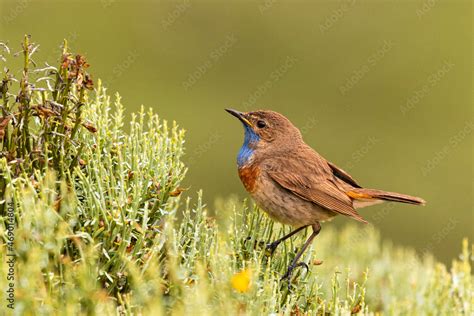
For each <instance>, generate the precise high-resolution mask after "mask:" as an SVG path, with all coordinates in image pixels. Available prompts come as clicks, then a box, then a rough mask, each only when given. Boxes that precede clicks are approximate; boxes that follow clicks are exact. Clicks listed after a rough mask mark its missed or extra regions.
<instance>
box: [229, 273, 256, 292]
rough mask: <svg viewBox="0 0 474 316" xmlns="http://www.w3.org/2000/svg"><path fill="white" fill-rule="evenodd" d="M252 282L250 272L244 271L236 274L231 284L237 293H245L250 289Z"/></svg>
mask: <svg viewBox="0 0 474 316" xmlns="http://www.w3.org/2000/svg"><path fill="white" fill-rule="evenodd" d="M250 281H251V280H250V270H249V269H244V270H242V271H240V272H238V273H236V274H234V275H233V276H232V279H231V280H230V283H231V284H232V287H233V288H234V289H235V290H236V291H237V292H240V293H245V292H248V290H249V289H250Z"/></svg>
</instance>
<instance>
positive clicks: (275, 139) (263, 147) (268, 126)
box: [226, 109, 301, 164]
mask: <svg viewBox="0 0 474 316" xmlns="http://www.w3.org/2000/svg"><path fill="white" fill-rule="evenodd" d="M226 111H227V112H229V113H230V114H232V115H233V116H235V117H237V118H238V119H239V120H240V121H241V122H242V124H243V125H244V129H245V139H244V145H243V146H242V149H241V152H240V153H239V158H238V160H239V164H240V163H241V162H244V158H247V159H248V158H249V157H241V156H242V151H243V150H244V151H245V150H246V149H247V151H251V154H253V151H255V150H258V151H259V152H260V153H262V154H265V153H266V152H272V153H274V151H275V150H285V149H286V148H287V147H288V146H291V145H293V144H295V142H299V141H301V133H300V131H299V130H298V129H297V128H296V127H295V126H294V125H293V124H292V123H291V122H290V121H289V120H288V119H287V118H286V117H284V116H283V115H281V114H280V113H277V112H273V111H267V110H260V111H254V112H239V111H236V110H233V109H226Z"/></svg>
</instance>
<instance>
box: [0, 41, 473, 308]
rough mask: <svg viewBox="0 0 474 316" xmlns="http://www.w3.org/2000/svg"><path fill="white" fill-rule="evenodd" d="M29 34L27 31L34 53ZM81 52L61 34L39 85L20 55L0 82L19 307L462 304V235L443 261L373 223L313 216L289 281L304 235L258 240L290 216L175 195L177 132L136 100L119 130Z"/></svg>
mask: <svg viewBox="0 0 474 316" xmlns="http://www.w3.org/2000/svg"><path fill="white" fill-rule="evenodd" d="M34 47H35V46H34V45H32V44H30V43H29V39H26V40H25V43H24V45H23V48H24V49H23V51H27V53H25V56H26V57H25V58H26V59H30V61H31V52H33V51H34ZM65 56H66V57H65ZM65 60H66V61H67V63H66V64H67V65H66V66H64V65H65ZM72 60H74V61H75V63H76V64H75V66H74V65H73V64H74V63H73V62H72ZM30 61H28V60H27V62H26V64H27V65H29V62H30ZM69 61H70V62H69ZM78 61H79V62H78ZM78 63H79V64H81V67H80V69H78V68H77V67H78V66H77V64H78ZM86 65H87V63H86V62H85V60H84V58H83V57H81V56H79V57H77V56H76V57H73V55H71V54H70V53H69V52H68V51H67V48H64V51H63V55H62V57H61V63H60V66H59V67H58V68H54V67H50V66H48V67H47V69H43V71H46V74H45V75H46V77H47V78H50V79H47V78H45V77H42V78H40V79H41V80H40V82H39V83H44V82H49V84H46V85H45V87H44V88H43V89H44V90H43V89H39V88H38V87H36V86H33V85H32V84H31V83H30V81H31V80H32V78H33V75H30V74H29V73H30V71H31V69H27V70H26V71H24V73H23V76H22V78H21V79H20V80H19V82H20V88H19V91H20V92H19V93H18V95H15V94H13V93H11V92H10V91H12V87H14V82H13V79H12V78H11V77H10V76H9V75H8V74H6V76H5V80H4V81H3V85H2V91H3V92H2V100H3V105H2V108H1V110H2V118H1V120H0V130H2V131H3V135H2V143H1V158H0V170H1V172H2V173H1V177H0V181H1V182H0V184H2V187H1V189H2V190H1V191H0V193H1V197H0V199H2V204H1V205H2V209H1V211H2V215H3V216H2V217H1V220H0V235H2V236H3V239H2V241H1V243H0V247H1V249H2V250H1V251H0V261H1V264H0V288H2V289H7V288H8V283H9V281H8V276H9V266H8V265H7V264H6V262H7V261H8V260H9V258H10V257H9V256H8V255H9V254H11V251H10V250H11V249H9V248H8V247H9V246H10V244H9V241H10V240H9V236H10V235H11V234H9V230H10V231H11V229H12V226H11V225H10V224H11V222H10V220H11V217H9V215H11V211H12V210H13V211H14V220H15V229H14V234H13V235H14V238H15V240H14V249H13V250H14V251H13V252H14V254H15V259H16V263H15V267H16V272H15V277H16V279H15V313H16V314H26V315H30V314H31V315H33V314H34V315H56V314H57V315H76V314H77V315H82V314H87V315H95V314H97V315H105V314H127V315H160V314H173V315H207V314H224V313H227V314H229V315H242V314H249V315H262V314H263V315H265V314H282V315H302V314H309V315H326V314H334V315H349V314H351V313H360V314H373V313H376V312H384V313H387V314H392V315H419V314H420V315H433V314H437V315H438V314H441V315H457V314H464V315H470V314H472V312H473V278H472V273H471V265H470V263H471V261H472V251H470V250H469V248H468V247H469V246H468V243H467V241H465V242H464V243H463V252H462V255H461V259H460V261H454V262H453V265H452V268H451V270H450V271H449V272H448V271H447V269H446V267H445V266H444V265H442V264H439V263H437V262H436V261H435V260H434V259H433V258H432V257H430V256H428V257H425V258H419V257H418V256H417V254H416V253H415V252H414V251H413V250H410V249H403V248H398V247H394V246H393V245H391V244H390V243H382V242H381V241H380V236H379V234H378V233H377V231H376V230H374V229H373V228H372V227H370V226H362V225H357V226H355V225H350V226H348V227H347V228H345V229H344V230H335V229H333V228H331V227H330V226H329V225H326V226H324V227H323V233H322V234H321V235H320V236H318V238H317V240H316V242H315V243H314V244H313V245H312V247H311V248H310V250H309V251H308V252H307V253H305V256H304V260H305V261H306V262H308V263H309V264H310V270H309V271H308V272H305V271H304V270H298V271H297V273H296V275H295V278H294V280H293V283H292V290H291V292H290V291H288V289H287V286H286V284H284V283H281V282H280V281H279V278H280V277H281V275H282V274H283V273H284V272H285V270H286V268H287V264H288V262H289V261H290V260H291V259H292V257H293V256H294V254H295V250H296V249H297V248H299V247H300V246H301V245H302V243H303V241H304V238H305V236H304V234H301V235H300V236H297V237H295V238H294V239H293V240H290V241H288V242H285V243H284V244H282V245H281V246H280V248H279V249H277V251H276V253H275V254H274V255H273V256H270V255H269V254H268V253H267V252H266V251H265V244H266V243H268V242H269V241H271V240H274V239H276V238H277V237H278V236H281V235H282V234H284V233H285V232H288V228H286V227H282V226H281V225H279V224H275V223H273V222H272V221H270V220H269V219H268V218H267V217H266V216H265V215H264V214H263V212H261V211H259V210H258V209H257V208H255V207H250V206H248V204H247V203H243V204H242V203H239V202H238V201H236V200H235V199H229V200H226V201H217V202H216V206H215V207H214V209H215V214H216V216H214V217H211V216H209V215H207V212H206V209H207V207H206V206H205V205H203V202H202V197H201V194H200V193H199V194H198V196H197V199H196V202H195V203H194V204H193V203H192V202H191V200H190V199H189V198H188V199H186V200H185V201H183V202H180V200H181V199H182V198H181V197H180V196H179V195H180V193H181V191H182V189H181V188H180V187H179V185H180V182H181V181H182V179H183V177H184V174H185V171H186V169H185V166H184V165H183V163H182V162H181V158H182V155H183V143H184V132H183V130H181V129H179V128H178V127H177V126H176V124H174V123H173V124H171V125H168V124H167V123H166V121H163V120H160V119H159V118H158V116H157V115H156V114H153V113H152V112H151V111H148V112H145V111H144V110H143V109H142V110H141V111H140V112H139V113H138V114H137V115H132V119H131V122H130V126H129V129H128V132H127V131H126V130H125V129H126V127H125V126H124V125H125V124H124V121H125V117H124V109H123V106H122V105H121V102H120V97H119V96H118V95H117V96H116V97H115V99H114V101H111V99H110V97H109V96H108V95H107V91H106V89H105V88H103V86H102V85H101V83H100V82H99V83H98V84H97V86H96V87H95V89H94V90H93V91H91V92H89V93H88V92H87V90H88V89H89V88H91V84H92V81H91V79H90V76H89V75H88V74H87V73H86V72H85V69H86V68H87V66H86ZM26 68H28V67H26ZM33 73H34V72H33ZM71 73H72V74H71ZM81 77H82V78H86V77H87V78H88V79H87V86H81V84H83V82H84V81H83V80H82V81H81ZM68 80H69V81H68ZM31 82H32V81H31ZM39 83H36V85H39ZM25 96H27V97H25ZM38 111H39V112H38ZM44 113H46V114H44ZM2 124H3V125H2ZM13 143H15V145H13ZM12 148H13V149H12ZM316 258H317V259H320V260H323V261H324V263H323V264H322V265H319V263H320V262H318V260H316ZM5 302H6V301H5V300H2V305H1V307H0V308H1V310H3V311H6V312H12V311H11V310H10V309H8V307H7V305H6V303H5Z"/></svg>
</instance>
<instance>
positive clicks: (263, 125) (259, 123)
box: [257, 121, 267, 128]
mask: <svg viewBox="0 0 474 316" xmlns="http://www.w3.org/2000/svg"><path fill="white" fill-rule="evenodd" d="M265 126H267V123H265V121H258V122H257V127H258V128H264V127H265Z"/></svg>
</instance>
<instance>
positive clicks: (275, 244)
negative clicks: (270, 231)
mask: <svg viewBox="0 0 474 316" xmlns="http://www.w3.org/2000/svg"><path fill="white" fill-rule="evenodd" d="M279 244H280V242H279V241H274V242H272V243H269V244H267V246H266V247H265V253H266V254H267V255H269V256H271V255H273V253H274V252H275V250H276V249H277V247H278V245H279Z"/></svg>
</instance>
